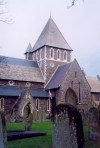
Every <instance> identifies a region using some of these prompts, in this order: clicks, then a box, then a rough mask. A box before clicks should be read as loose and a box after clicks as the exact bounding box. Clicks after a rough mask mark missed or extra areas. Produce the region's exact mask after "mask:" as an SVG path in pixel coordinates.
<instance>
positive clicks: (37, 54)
mask: <svg viewBox="0 0 100 148" xmlns="http://www.w3.org/2000/svg"><path fill="white" fill-rule="evenodd" d="M38 58H39V52H38V51H36V60H38Z"/></svg>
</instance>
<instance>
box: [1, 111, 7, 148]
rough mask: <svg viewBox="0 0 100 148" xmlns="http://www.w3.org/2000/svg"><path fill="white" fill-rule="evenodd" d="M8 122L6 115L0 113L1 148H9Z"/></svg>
mask: <svg viewBox="0 0 100 148" xmlns="http://www.w3.org/2000/svg"><path fill="white" fill-rule="evenodd" d="M6 142H7V135H6V122H5V117H4V114H3V113H2V112H1V111H0V148H7V143H6Z"/></svg>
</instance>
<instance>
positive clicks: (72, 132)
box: [51, 104, 84, 148]
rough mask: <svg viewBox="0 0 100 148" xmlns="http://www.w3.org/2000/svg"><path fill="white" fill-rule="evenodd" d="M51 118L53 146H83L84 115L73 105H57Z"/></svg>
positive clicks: (68, 147)
mask: <svg viewBox="0 0 100 148" xmlns="http://www.w3.org/2000/svg"><path fill="white" fill-rule="evenodd" d="M51 119H52V122H53V129H52V144H53V148H83V145H84V134H83V124H82V117H81V115H80V113H79V112H78V111H77V110H76V109H75V108H74V107H73V106H72V105H65V104H60V105H58V106H56V107H55V109H54V111H53V112H52V117H51Z"/></svg>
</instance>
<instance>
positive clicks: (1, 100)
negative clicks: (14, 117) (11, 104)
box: [0, 97, 4, 111]
mask: <svg viewBox="0 0 100 148" xmlns="http://www.w3.org/2000/svg"><path fill="white" fill-rule="evenodd" d="M0 110H2V111H4V98H3V97H2V98H0Z"/></svg>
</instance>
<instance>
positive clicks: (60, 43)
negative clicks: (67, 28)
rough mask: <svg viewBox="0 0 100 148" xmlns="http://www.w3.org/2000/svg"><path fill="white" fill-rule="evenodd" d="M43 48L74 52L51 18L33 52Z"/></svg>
mask: <svg viewBox="0 0 100 148" xmlns="http://www.w3.org/2000/svg"><path fill="white" fill-rule="evenodd" d="M43 46H51V47H57V48H61V49H66V50H72V49H71V47H70V46H69V45H68V43H67V42H66V40H65V38H64V37H63V35H62V34H61V32H60V30H59V29H58V27H57V25H56V24H55V22H54V21H53V19H52V18H51V17H50V18H49V20H48V22H47V24H46V25H45V27H44V29H43V31H42V33H41V34H40V36H39V38H38V40H37V42H36V43H35V45H34V47H33V51H35V50H37V49H39V48H41V47H43Z"/></svg>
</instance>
